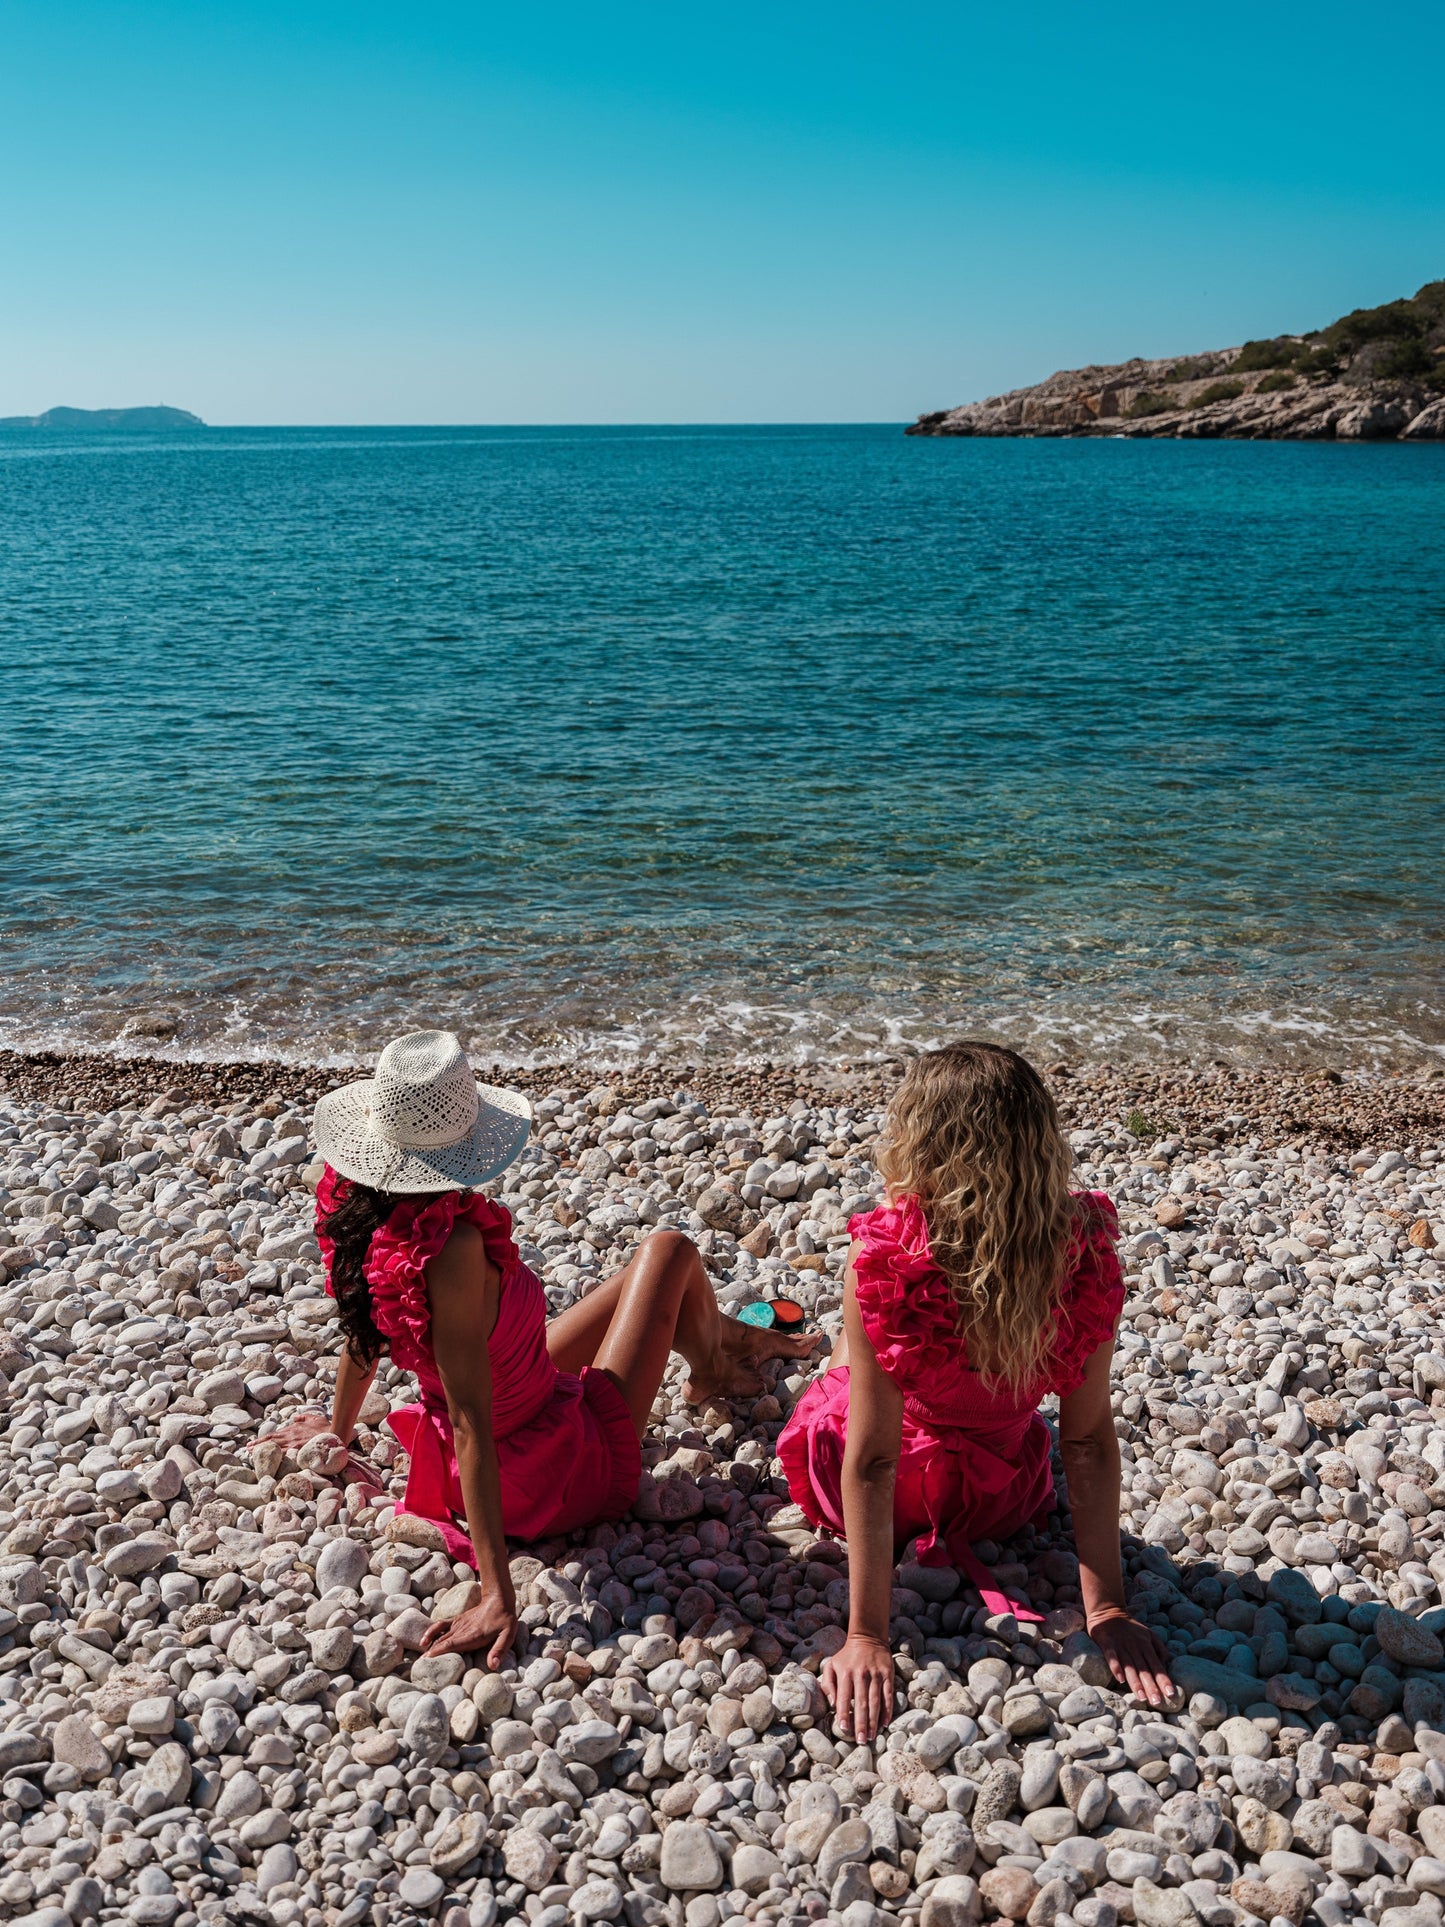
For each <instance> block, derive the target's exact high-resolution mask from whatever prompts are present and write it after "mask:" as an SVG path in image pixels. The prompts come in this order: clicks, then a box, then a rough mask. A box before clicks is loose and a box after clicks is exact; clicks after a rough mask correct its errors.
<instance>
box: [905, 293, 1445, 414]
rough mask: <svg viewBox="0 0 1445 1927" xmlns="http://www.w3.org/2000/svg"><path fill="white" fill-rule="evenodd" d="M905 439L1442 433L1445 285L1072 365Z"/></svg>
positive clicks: (958, 411)
mask: <svg viewBox="0 0 1445 1927" xmlns="http://www.w3.org/2000/svg"><path fill="white" fill-rule="evenodd" d="M905 433H907V434H909V435H1172V436H1182V437H1203V438H1206V439H1208V438H1221V437H1232V438H1236V439H1241V440H1266V441H1328V440H1334V441H1397V440H1398V441H1439V440H1441V439H1445V281H1431V282H1428V283H1427V284H1426V286H1424V287H1423V288H1421V289H1420V291H1419V293H1418V294H1416V295H1414V296H1413V297H1412V298H1411V299H1409V300H1402V301H1391V302H1387V303H1385V304H1384V305H1383V306H1382V307H1378V308H1358V309H1356V310H1355V311H1354V312H1353V313H1352V314H1348V315H1344V316H1343V317H1342V318H1341V319H1340V320H1338V321H1335V322H1332V323H1331V324H1330V326H1329V327H1327V328H1321V329H1319V330H1317V331H1316V332H1314V333H1312V334H1303V335H1276V336H1274V337H1273V338H1272V339H1270V340H1264V341H1247V342H1245V343H1244V345H1243V346H1242V347H1239V348H1217V349H1213V350H1210V351H1208V352H1206V353H1204V354H1195V355H1171V356H1166V357H1164V358H1163V359H1162V360H1156V361H1144V360H1139V359H1137V358H1136V359H1135V360H1133V361H1124V362H1118V363H1115V364H1113V365H1111V366H1109V367H1091V368H1075V369H1069V370H1066V371H1064V372H1061V373H1059V374H1055V375H1050V376H1049V378H1048V380H1047V381H1041V382H1039V383H1038V384H1037V385H1036V386H1035V387H1033V388H1015V389H1013V390H1012V391H1011V392H1010V393H1008V394H1006V395H993V396H990V398H989V399H988V400H987V401H978V402H968V403H966V404H965V405H964V406H963V407H961V408H951V409H943V410H939V411H938V412H937V413H935V414H930V415H920V416H919V418H918V420H917V421H916V422H915V423H914V424H913V425H912V427H910V428H908V429H907V430H905Z"/></svg>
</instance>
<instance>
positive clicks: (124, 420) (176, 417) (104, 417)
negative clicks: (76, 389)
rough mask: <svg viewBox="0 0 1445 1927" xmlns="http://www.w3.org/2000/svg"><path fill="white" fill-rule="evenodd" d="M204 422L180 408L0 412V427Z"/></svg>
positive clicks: (120, 426) (197, 424) (191, 424)
mask: <svg viewBox="0 0 1445 1927" xmlns="http://www.w3.org/2000/svg"><path fill="white" fill-rule="evenodd" d="M205 425H206V424H205V423H204V422H203V421H202V420H201V418H200V416H199V415H192V414H190V413H189V412H188V410H186V409H184V408H47V409H46V411H45V413H44V414H43V415H0V428H92V429H95V428H98V429H104V430H117V429H119V430H125V429H131V430H135V429H151V430H154V429H158V428H159V429H167V428H204V427H205Z"/></svg>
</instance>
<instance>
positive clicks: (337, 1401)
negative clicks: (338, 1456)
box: [331, 1345, 381, 1445]
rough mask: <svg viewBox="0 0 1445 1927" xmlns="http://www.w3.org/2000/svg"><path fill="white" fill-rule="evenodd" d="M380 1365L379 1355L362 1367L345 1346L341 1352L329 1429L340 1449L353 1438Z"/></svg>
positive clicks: (348, 1347)
mask: <svg viewBox="0 0 1445 1927" xmlns="http://www.w3.org/2000/svg"><path fill="white" fill-rule="evenodd" d="M380 1363H381V1354H380V1353H379V1352H378V1353H377V1355H376V1357H375V1358H373V1359H372V1361H371V1363H370V1364H369V1365H363V1364H362V1363H361V1362H360V1360H359V1359H356V1358H353V1357H352V1354H351V1347H350V1346H349V1345H343V1346H342V1348H341V1357H340V1359H339V1360H338V1361H337V1366H336V1391H335V1394H334V1396H333V1397H332V1401H331V1429H332V1431H333V1432H334V1433H335V1434H336V1436H337V1438H339V1439H340V1440H341V1443H342V1444H343V1445H350V1443H351V1441H352V1439H353V1438H355V1436H356V1421H357V1419H358V1417H359V1416H360V1414H361V1408H362V1405H363V1404H364V1402H365V1400H366V1394H367V1393H368V1392H369V1391H370V1390H371V1381H372V1380H373V1379H374V1378H375V1377H376V1368H377V1366H378V1365H379V1364H380Z"/></svg>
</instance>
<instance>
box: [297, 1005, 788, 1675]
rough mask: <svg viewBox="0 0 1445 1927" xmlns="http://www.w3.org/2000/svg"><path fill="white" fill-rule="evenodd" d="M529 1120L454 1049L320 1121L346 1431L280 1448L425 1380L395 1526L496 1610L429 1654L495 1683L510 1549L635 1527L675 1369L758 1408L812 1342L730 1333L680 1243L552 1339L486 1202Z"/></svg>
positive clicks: (701, 1386) (411, 1063)
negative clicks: (580, 1530)
mask: <svg viewBox="0 0 1445 1927" xmlns="http://www.w3.org/2000/svg"><path fill="white" fill-rule="evenodd" d="M531 1116H532V1113H531V1106H530V1105H529V1104H528V1102H527V1100H526V1098H525V1097H523V1096H521V1095H520V1093H518V1092H516V1091H505V1090H495V1089H492V1088H491V1087H488V1086H483V1087H480V1088H479V1087H478V1085H477V1084H476V1082H475V1080H474V1078H473V1076H472V1071H471V1066H470V1065H469V1064H468V1063H467V1060H466V1056H465V1054H464V1053H463V1051H462V1048H461V1045H460V1044H459V1043H458V1042H457V1040H456V1038H455V1037H453V1036H452V1035H451V1034H450V1032H448V1031H415V1032H413V1033H412V1034H411V1035H410V1036H407V1037H403V1038H401V1039H400V1040H399V1041H398V1042H396V1043H393V1044H388V1045H387V1047H386V1049H385V1050H384V1051H383V1052H382V1053H381V1057H380V1059H379V1061H378V1063H377V1067H376V1075H375V1077H374V1078H367V1079H365V1080H363V1081H362V1082H360V1083H356V1084H351V1085H348V1086H347V1087H346V1088H345V1089H343V1090H339V1091H332V1092H330V1093H329V1094H328V1095H327V1096H326V1097H323V1098H322V1099H321V1100H320V1102H319V1103H318V1104H317V1106H316V1117H315V1124H314V1131H315V1136H316V1144H317V1148H318V1150H319V1151H320V1152H321V1155H322V1156H323V1157H324V1158H325V1160H326V1165H327V1169H326V1173H325V1176H324V1177H323V1179H322V1181H321V1184H320V1185H319V1186H318V1188H317V1194H316V1220H317V1234H318V1238H319V1241H320V1244H321V1249H322V1255H323V1257H324V1258H325V1261H326V1271H327V1289H328V1290H329V1291H330V1292H331V1293H332V1295H333V1296H334V1297H335V1299H336V1305H337V1313H338V1316H339V1318H340V1321H341V1329H342V1332H343V1334H344V1337H345V1341H346V1342H345V1344H344V1345H343V1347H342V1351H341V1358H340V1361H339V1363H338V1365H337V1371H336V1393H335V1400H334V1403H333V1407H332V1414H331V1418H330V1420H327V1419H324V1418H322V1417H321V1416H320V1415H319V1414H316V1415H313V1416H311V1417H309V1418H302V1419H298V1420H294V1421H293V1422H292V1424H291V1425H289V1426H287V1427H286V1428H284V1429H283V1431H282V1432H281V1433H279V1434H278V1437H281V1438H283V1439H286V1440H288V1441H289V1442H291V1443H300V1442H301V1441H303V1440H304V1439H305V1438H307V1437H310V1436H312V1435H314V1434H315V1433H317V1432H322V1431H328V1430H329V1431H332V1432H335V1433H336V1435H337V1436H338V1437H339V1438H340V1439H341V1440H342V1442H343V1443H349V1441H350V1440H351V1438H352V1436H353V1434H354V1432H355V1429H356V1420H357V1415H358V1413H359V1412H360V1410H361V1405H362V1401H363V1399H364V1398H365V1397H366V1393H367V1389H368V1387H369V1386H370V1384H371V1381H372V1378H373V1377H374V1376H375V1373H376V1367H377V1362H378V1360H379V1358H380V1356H381V1354H382V1352H383V1351H384V1350H386V1349H387V1348H388V1347H389V1348H390V1352H391V1356H392V1359H393V1361H394V1362H395V1363H396V1364H397V1365H400V1366H401V1367H402V1368H403V1369H404V1370H407V1371H412V1372H415V1373H416V1376H417V1380H418V1384H419V1388H420V1391H421V1399H420V1401H419V1403H417V1404H416V1405H411V1406H406V1407H403V1408H402V1409H400V1410H397V1411H394V1412H392V1413H391V1414H390V1415H389V1417H388V1423H389V1424H390V1426H391V1428H392V1430H393V1431H394V1432H395V1434H396V1436H397V1437H398V1438H399V1439H400V1440H401V1442H402V1444H403V1445H405V1446H406V1448H407V1450H408V1452H409V1453H410V1454H411V1470H410V1474H409V1477H408V1480H407V1488H406V1497H405V1499H404V1501H403V1503H402V1505H401V1506H400V1507H399V1508H398V1509H399V1510H400V1511H404V1512H410V1513H414V1514H417V1515H419V1516H420V1517H422V1518H426V1519H429V1520H430V1521H431V1522H432V1523H433V1524H434V1525H435V1527H436V1529H437V1531H438V1532H439V1533H440V1535H441V1538H442V1540H443V1542H444V1543H445V1545H446V1547H447V1550H448V1551H449V1552H450V1553H451V1555H452V1557H453V1558H454V1559H463V1560H467V1561H468V1562H470V1563H471V1564H473V1565H475V1566H476V1568H477V1574H478V1578H479V1580H480V1583H481V1587H482V1594H483V1597H482V1601H481V1603H480V1604H479V1605H477V1606H474V1607H472V1608H471V1610H470V1611H468V1612H465V1613H462V1614H461V1615H460V1616H459V1617H458V1618H456V1619H454V1620H450V1621H442V1622H439V1623H438V1624H437V1625H436V1626H434V1627H433V1628H432V1629H431V1631H430V1632H429V1633H428V1635H427V1639H426V1647H427V1650H428V1651H430V1652H433V1653H448V1652H470V1651H472V1650H474V1649H477V1648H482V1649H484V1650H485V1652H486V1655H487V1664H488V1665H490V1666H491V1667H492V1668H493V1669H496V1668H497V1667H499V1666H500V1665H501V1663H502V1655H503V1654H504V1653H505V1652H506V1650H507V1648H508V1647H509V1646H511V1645H512V1643H513V1640H514V1637H515V1635H516V1630H517V1607H516V1598H515V1596H514V1593H513V1590H512V1580H511V1574H510V1571H509V1569H508V1557H507V1538H508V1536H509V1535H510V1536H512V1537H515V1538H522V1539H536V1538H542V1537H545V1536H548V1535H551V1534H554V1533H561V1532H571V1531H573V1530H575V1529H576V1528H577V1527H579V1526H586V1525H593V1524H596V1523H597V1522H598V1521H600V1520H603V1519H618V1518H621V1516H622V1514H623V1513H624V1512H626V1511H627V1510H628V1508H629V1507H630V1506H631V1504H632V1502H633V1500H634V1499H635V1498H636V1497H637V1483H638V1476H639V1474H640V1472H641V1469H642V1457H641V1450H640V1440H641V1438H642V1433H643V1429H644V1427H645V1426H646V1424H647V1421H648V1418H649V1416H650V1414H651V1411H652V1404H653V1400H654V1399H655V1398H656V1396H657V1389H658V1386H659V1385H660V1384H661V1383H662V1374H663V1370H664V1368H665V1367H666V1364H667V1358H668V1353H669V1352H670V1351H672V1350H674V1349H675V1350H677V1351H679V1352H681V1353H682V1355H683V1357H684V1358H685V1359H686V1360H687V1362H688V1364H689V1366H690V1367H691V1380H690V1382H689V1385H688V1387H687V1388H686V1389H687V1392H688V1396H689V1397H690V1398H695V1399H703V1398H706V1397H708V1396H709V1395H711V1394H713V1393H717V1394H720V1395H722V1396H727V1395H728V1394H729V1393H746V1392H749V1391H756V1390H759V1389H760V1388H761V1381H760V1379H759V1375H758V1372H757V1362H758V1360H759V1359H761V1358H766V1357H780V1356H786V1357H797V1356H799V1355H801V1354H802V1353H804V1352H806V1351H807V1350H809V1349H810V1348H811V1345H812V1344H813V1343H814V1341H813V1340H809V1339H798V1338H788V1337H785V1336H783V1335H782V1334H781V1333H773V1332H761V1331H757V1330H755V1329H754V1328H752V1327H751V1326H748V1325H744V1324H741V1323H739V1322H738V1321H737V1320H735V1319H731V1318H723V1317H722V1316H721V1315H720V1314H719V1312H718V1308H717V1300H716V1298H715V1297H714V1295H713V1289H712V1285H711V1283H710V1281H709V1279H708V1276H707V1273H706V1272H705V1271H704V1269H703V1265H702V1260H701V1258H700V1257H699V1256H698V1253H697V1250H696V1248H695V1247H694V1246H693V1245H692V1244H691V1243H690V1242H689V1241H688V1239H686V1238H684V1237H683V1236H682V1235H681V1234H680V1233H678V1232H669V1231H661V1232H654V1233H653V1234H652V1235H651V1236H650V1237H648V1238H646V1239H644V1240H643V1242H642V1243H641V1244H640V1245H639V1247H638V1250H637V1255H636V1256H635V1257H634V1258H633V1260H632V1262H631V1263H630V1264H628V1265H627V1266H626V1267H625V1268H624V1269H623V1270H622V1271H619V1272H618V1273H617V1274H616V1275H615V1276H614V1277H612V1278H610V1279H608V1280H607V1281H606V1283H605V1284H603V1285H600V1286H599V1287H598V1289H597V1290H596V1291H594V1292H592V1293H590V1294H589V1295H588V1297H586V1298H585V1299H583V1300H582V1302H581V1303H580V1304H578V1305H574V1306H573V1307H572V1308H571V1310H570V1311H568V1312H566V1313H565V1314H564V1315H563V1316H562V1317H561V1318H559V1319H557V1320H556V1322H555V1323H554V1324H553V1325H551V1326H550V1327H549V1326H548V1324H547V1317H546V1301H545V1299H544V1297H543V1294H542V1287H541V1284H540V1283H539V1282H538V1280H537V1278H536V1276H535V1274H534V1273H533V1272H531V1271H529V1270H528V1268H527V1267H526V1266H525V1265H524V1264H523V1263H522V1261H521V1258H520V1256H519V1255H518V1252H517V1247H516V1245H515V1244H514V1243H513V1242H512V1236H511V1228H512V1221H511V1217H510V1216H509V1214H508V1213H507V1211H506V1210H505V1208H504V1207H503V1206H502V1205H500V1204H497V1203H495V1202H493V1200H491V1199H490V1198H484V1197H480V1196H478V1195H477V1193H476V1192H475V1191H474V1190H473V1188H472V1187H473V1186H475V1185H479V1184H483V1183H485V1182H486V1181H487V1180H488V1179H489V1178H493V1177H496V1176H497V1175H498V1173H499V1172H501V1171H504V1170H505V1169H506V1167H507V1166H508V1165H509V1164H510V1163H511V1162H512V1161H513V1159H514V1158H515V1157H516V1156H517V1153H518V1152H519V1151H520V1150H521V1148H522V1146H523V1144H524V1143H525V1142H526V1139H527V1134H528V1131H529V1130H530V1128H531Z"/></svg>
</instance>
